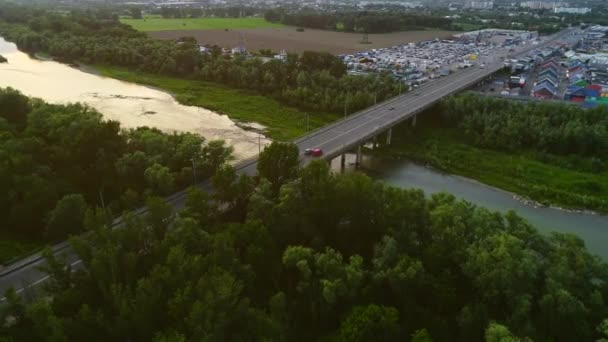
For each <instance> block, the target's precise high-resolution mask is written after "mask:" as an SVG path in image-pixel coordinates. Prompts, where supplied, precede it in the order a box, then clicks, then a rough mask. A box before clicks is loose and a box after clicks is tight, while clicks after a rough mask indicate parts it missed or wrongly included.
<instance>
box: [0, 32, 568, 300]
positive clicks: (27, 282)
mask: <svg viewBox="0 0 608 342" xmlns="http://www.w3.org/2000/svg"><path fill="white" fill-rule="evenodd" d="M567 32H568V31H565V32H564V31H562V32H561V33H559V34H557V35H555V36H553V37H552V38H550V39H548V40H547V41H545V42H544V43H543V44H541V45H535V46H530V47H526V48H525V49H524V50H522V51H519V52H518V54H523V53H525V52H527V50H531V49H535V48H540V47H542V46H543V45H547V44H550V43H552V42H554V41H555V40H557V39H559V38H561V37H562V36H563V35H564V34H565V33H567ZM498 56H500V55H497V56H495V57H494V58H493V59H492V60H491V61H490V62H489V63H486V67H485V68H483V69H482V68H480V67H472V68H469V69H465V70H462V71H459V72H457V73H454V74H451V75H449V76H446V77H444V78H441V79H439V80H435V81H433V82H430V83H428V84H426V85H424V86H422V87H420V88H417V89H415V90H413V91H410V92H407V93H405V94H403V95H401V96H398V97H395V98H392V99H390V100H387V101H385V102H382V103H379V104H377V105H374V106H372V107H370V108H367V109H365V110H362V111H360V112H357V113H354V114H352V115H350V116H348V117H346V118H344V119H342V120H340V121H337V122H335V123H332V124H330V125H327V126H325V127H323V128H321V129H319V130H317V131H314V132H312V133H310V134H308V135H306V136H304V137H302V138H299V139H297V140H295V141H294V143H295V144H296V145H297V146H298V148H299V149H300V154H301V158H302V161H303V162H304V163H307V162H308V161H310V160H311V158H312V157H308V156H304V150H305V149H307V148H321V149H322V150H323V152H324V154H323V157H324V158H325V159H332V158H335V157H337V156H339V155H341V154H342V153H345V152H347V151H349V150H352V149H353V148H355V147H356V146H358V145H360V144H363V143H365V142H366V141H368V140H369V139H371V138H373V137H374V136H376V135H378V134H380V133H383V132H385V131H386V130H388V129H389V128H391V127H393V126H394V125H396V124H398V123H400V122H402V121H404V120H407V119H409V118H412V117H413V116H414V115H416V114H418V113H419V112H421V111H423V110H424V109H426V108H428V107H430V106H432V105H433V104H435V103H436V102H437V101H439V100H440V99H442V98H443V97H445V96H449V95H451V94H454V93H457V92H459V91H462V90H464V89H466V88H468V87H470V86H472V85H474V84H476V83H478V82H479V81H480V80H483V79H484V78H486V77H488V76H490V75H491V74H493V73H494V72H496V71H497V70H499V69H500V68H502V66H503V65H502V63H503V62H502V61H501V60H500V58H498ZM503 56H506V54H504V55H503ZM509 57H512V56H509ZM235 167H236V169H237V171H238V172H239V173H245V174H249V175H254V174H255V172H256V168H257V159H255V158H254V159H250V160H246V161H243V162H241V163H239V164H237V165H236V166H235ZM199 186H200V187H201V188H203V189H204V190H209V189H210V186H209V184H208V183H202V184H200V185H199ZM184 199H185V191H181V192H179V193H177V194H174V195H172V196H170V197H168V198H167V199H166V200H167V202H168V203H169V204H171V205H172V206H173V207H174V208H175V209H179V208H181V207H182V206H183V204H184ZM135 213H136V214H142V213H145V209H144V208H140V209H138V210H137V211H136V212H135ZM113 226H114V227H119V226H120V219H117V220H116V221H115V222H114V225H113ZM52 250H53V253H54V254H56V255H65V258H66V261H67V263H69V264H70V265H72V266H73V267H74V268H78V267H81V261H80V260H79V259H78V257H77V256H76V255H75V253H73V251H72V250H71V249H70V247H69V245H68V243H67V242H62V243H60V244H57V245H55V246H53V247H52ZM44 262H45V261H44V258H43V257H42V256H41V255H40V254H35V255H32V256H30V257H27V258H25V259H23V260H20V261H18V262H16V263H14V264H12V265H9V266H7V267H5V268H4V269H2V270H0V292H1V293H2V294H3V293H4V291H5V290H6V289H8V288H10V287H13V288H14V289H16V291H17V292H18V293H20V294H22V295H26V296H27V295H28V293H29V291H32V290H33V289H35V288H36V287H38V286H39V285H40V284H42V283H44V282H45V281H46V280H47V279H48V276H47V275H46V274H45V273H44V272H41V271H40V270H39V267H40V266H41V265H43V264H44ZM4 300H5V298H2V299H0V301H4Z"/></svg>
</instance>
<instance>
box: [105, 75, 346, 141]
mask: <svg viewBox="0 0 608 342" xmlns="http://www.w3.org/2000/svg"><path fill="white" fill-rule="evenodd" d="M96 69H97V71H99V72H100V74H101V75H103V76H107V77H112V78H116V79H119V80H124V81H129V82H134V83H140V84H144V85H149V86H153V87H156V88H159V89H162V90H166V91H168V92H171V93H173V94H174V95H175V97H176V99H177V100H178V101H179V102H180V103H182V104H186V105H192V106H200V107H204V108H207V109H210V110H213V111H215V112H218V113H222V114H226V115H228V116H229V117H230V118H231V119H233V120H237V121H241V122H257V123H259V124H262V125H264V126H266V127H267V130H266V136H268V137H270V138H272V139H274V140H279V141H289V140H293V139H295V138H297V137H299V136H302V135H304V134H306V116H307V112H304V111H300V110H298V109H295V108H291V107H287V106H284V105H282V104H281V103H279V102H278V101H276V100H274V99H271V98H268V97H265V96H260V95H256V94H251V93H248V92H245V91H242V90H236V89H232V88H228V87H225V86H222V85H219V84H215V83H209V82H202V81H196V80H187V79H182V78H176V77H168V76H159V75H155V74H147V73H142V72H137V71H131V70H127V69H121V68H116V67H106V66H96ZM309 114H310V129H311V130H312V129H315V128H318V127H322V126H325V125H326V124H328V123H330V122H332V121H334V120H336V119H338V118H340V116H339V115H337V114H330V113H309Z"/></svg>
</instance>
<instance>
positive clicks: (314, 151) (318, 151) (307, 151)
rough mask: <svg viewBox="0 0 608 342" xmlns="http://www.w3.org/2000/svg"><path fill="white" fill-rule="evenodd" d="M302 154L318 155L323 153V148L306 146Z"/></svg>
mask: <svg viewBox="0 0 608 342" xmlns="http://www.w3.org/2000/svg"><path fill="white" fill-rule="evenodd" d="M304 155H307V156H313V157H320V156H322V155H323V150H322V149H320V148H307V149H305V150H304Z"/></svg>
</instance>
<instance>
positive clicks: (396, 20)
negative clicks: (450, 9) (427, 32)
mask: <svg viewBox="0 0 608 342" xmlns="http://www.w3.org/2000/svg"><path fill="white" fill-rule="evenodd" d="M264 18H265V19H266V20H268V21H270V22H275V23H281V24H285V25H291V26H299V27H309V28H315V29H321V30H340V31H345V32H363V33H388V32H395V31H410V30H424V29H427V28H434V29H444V30H455V29H459V27H457V26H455V25H454V24H453V23H452V21H451V20H450V19H446V18H444V17H440V16H432V15H423V14H412V13H407V12H399V11H395V12H391V13H390V14H389V13H384V12H379V11H360V12H349V11H341V12H333V13H329V12H319V11H313V10H300V11H295V12H294V11H287V10H285V9H282V8H278V9H270V10H267V11H266V12H264Z"/></svg>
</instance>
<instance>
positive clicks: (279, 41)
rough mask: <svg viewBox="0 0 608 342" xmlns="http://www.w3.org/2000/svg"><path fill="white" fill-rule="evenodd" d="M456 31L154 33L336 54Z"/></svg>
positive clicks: (288, 29)
mask: <svg viewBox="0 0 608 342" xmlns="http://www.w3.org/2000/svg"><path fill="white" fill-rule="evenodd" d="M455 33H457V32H455V31H442V30H425V31H405V32H392V33H382V34H369V35H368V36H367V40H368V43H367V44H363V43H362V41H363V38H364V37H363V34H361V33H348V32H335V31H323V30H314V29H305V30H304V31H303V32H298V31H296V28H295V27H289V26H285V27H279V28H277V27H273V28H256V29H229V30H225V29H219V30H193V29H183V30H177V31H170V30H169V31H157V32H150V35H151V36H152V37H154V38H160V39H176V38H180V37H184V36H190V37H194V38H196V39H197V40H198V42H199V43H200V44H209V45H218V46H221V47H226V48H232V47H235V46H238V45H239V41H240V39H241V37H242V38H243V40H244V43H245V47H246V48H247V49H248V50H249V51H258V50H260V49H270V50H272V51H276V52H279V51H281V50H285V51H287V52H302V51H306V50H311V51H326V52H330V53H333V54H344V53H353V52H358V51H365V50H370V49H377V48H383V47H390V46H393V45H400V44H407V43H413V42H417V41H421V40H428V39H434V38H448V37H450V36H452V35H453V34H455Z"/></svg>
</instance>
